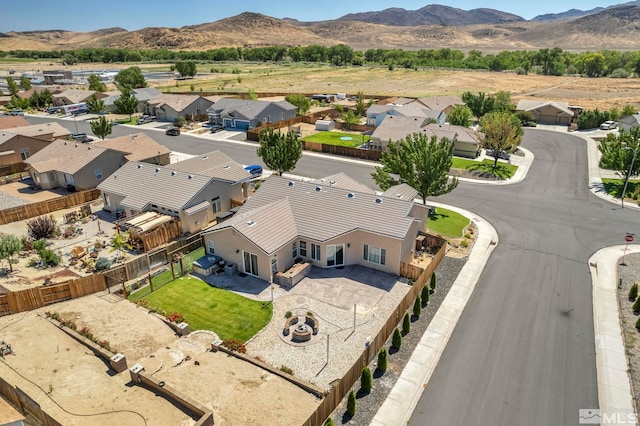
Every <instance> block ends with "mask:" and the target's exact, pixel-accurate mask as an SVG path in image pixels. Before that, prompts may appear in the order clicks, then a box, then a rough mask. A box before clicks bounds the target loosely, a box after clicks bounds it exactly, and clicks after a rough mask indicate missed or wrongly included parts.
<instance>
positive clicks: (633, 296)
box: [629, 283, 638, 302]
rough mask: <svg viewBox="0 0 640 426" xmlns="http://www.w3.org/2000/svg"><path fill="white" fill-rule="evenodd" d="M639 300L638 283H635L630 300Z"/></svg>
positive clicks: (630, 290) (631, 289)
mask: <svg viewBox="0 0 640 426" xmlns="http://www.w3.org/2000/svg"><path fill="white" fill-rule="evenodd" d="M637 298H638V283H633V285H632V286H631V288H630V289H629V300H631V301H633V302H635V301H636V299H637Z"/></svg>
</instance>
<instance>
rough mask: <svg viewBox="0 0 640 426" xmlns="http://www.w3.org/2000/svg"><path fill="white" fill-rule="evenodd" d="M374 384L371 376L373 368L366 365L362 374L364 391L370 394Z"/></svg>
mask: <svg viewBox="0 0 640 426" xmlns="http://www.w3.org/2000/svg"><path fill="white" fill-rule="evenodd" d="M372 386H373V378H372V377H371V370H369V367H364V368H363V369H362V375H361V376H360V388H361V389H362V392H364V393H366V394H369V393H371V387H372Z"/></svg>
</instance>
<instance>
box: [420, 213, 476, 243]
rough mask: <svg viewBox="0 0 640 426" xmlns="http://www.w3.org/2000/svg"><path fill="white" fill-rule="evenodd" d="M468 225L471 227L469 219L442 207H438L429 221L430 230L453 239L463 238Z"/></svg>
mask: <svg viewBox="0 0 640 426" xmlns="http://www.w3.org/2000/svg"><path fill="white" fill-rule="evenodd" d="M467 225H469V218H467V217H465V216H462V215H461V214H460V213H456V212H454V211H451V210H448V209H443V208H442V207H437V208H436V212H435V213H434V214H432V215H431V216H429V219H428V220H427V228H428V229H429V230H431V231H435V232H437V233H438V234H440V235H443V236H446V237H452V238H458V237H462V233H463V232H464V228H465V227H466V226H467Z"/></svg>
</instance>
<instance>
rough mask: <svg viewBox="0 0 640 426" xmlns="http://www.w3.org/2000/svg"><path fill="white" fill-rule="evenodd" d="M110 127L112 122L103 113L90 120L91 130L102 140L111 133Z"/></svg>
mask: <svg viewBox="0 0 640 426" xmlns="http://www.w3.org/2000/svg"><path fill="white" fill-rule="evenodd" d="M112 128H113V124H111V122H109V120H107V118H106V117H105V116H104V115H101V116H100V118H98V119H97V120H94V121H92V122H91V131H92V132H93V134H94V135H96V136H97V137H99V138H100V139H102V140H104V138H106V137H107V136H109V135H110V134H111V130H112Z"/></svg>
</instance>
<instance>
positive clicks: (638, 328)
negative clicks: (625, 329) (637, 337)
mask: <svg viewBox="0 0 640 426" xmlns="http://www.w3.org/2000/svg"><path fill="white" fill-rule="evenodd" d="M636 330H638V331H640V317H638V320H637V321H636Z"/></svg>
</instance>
